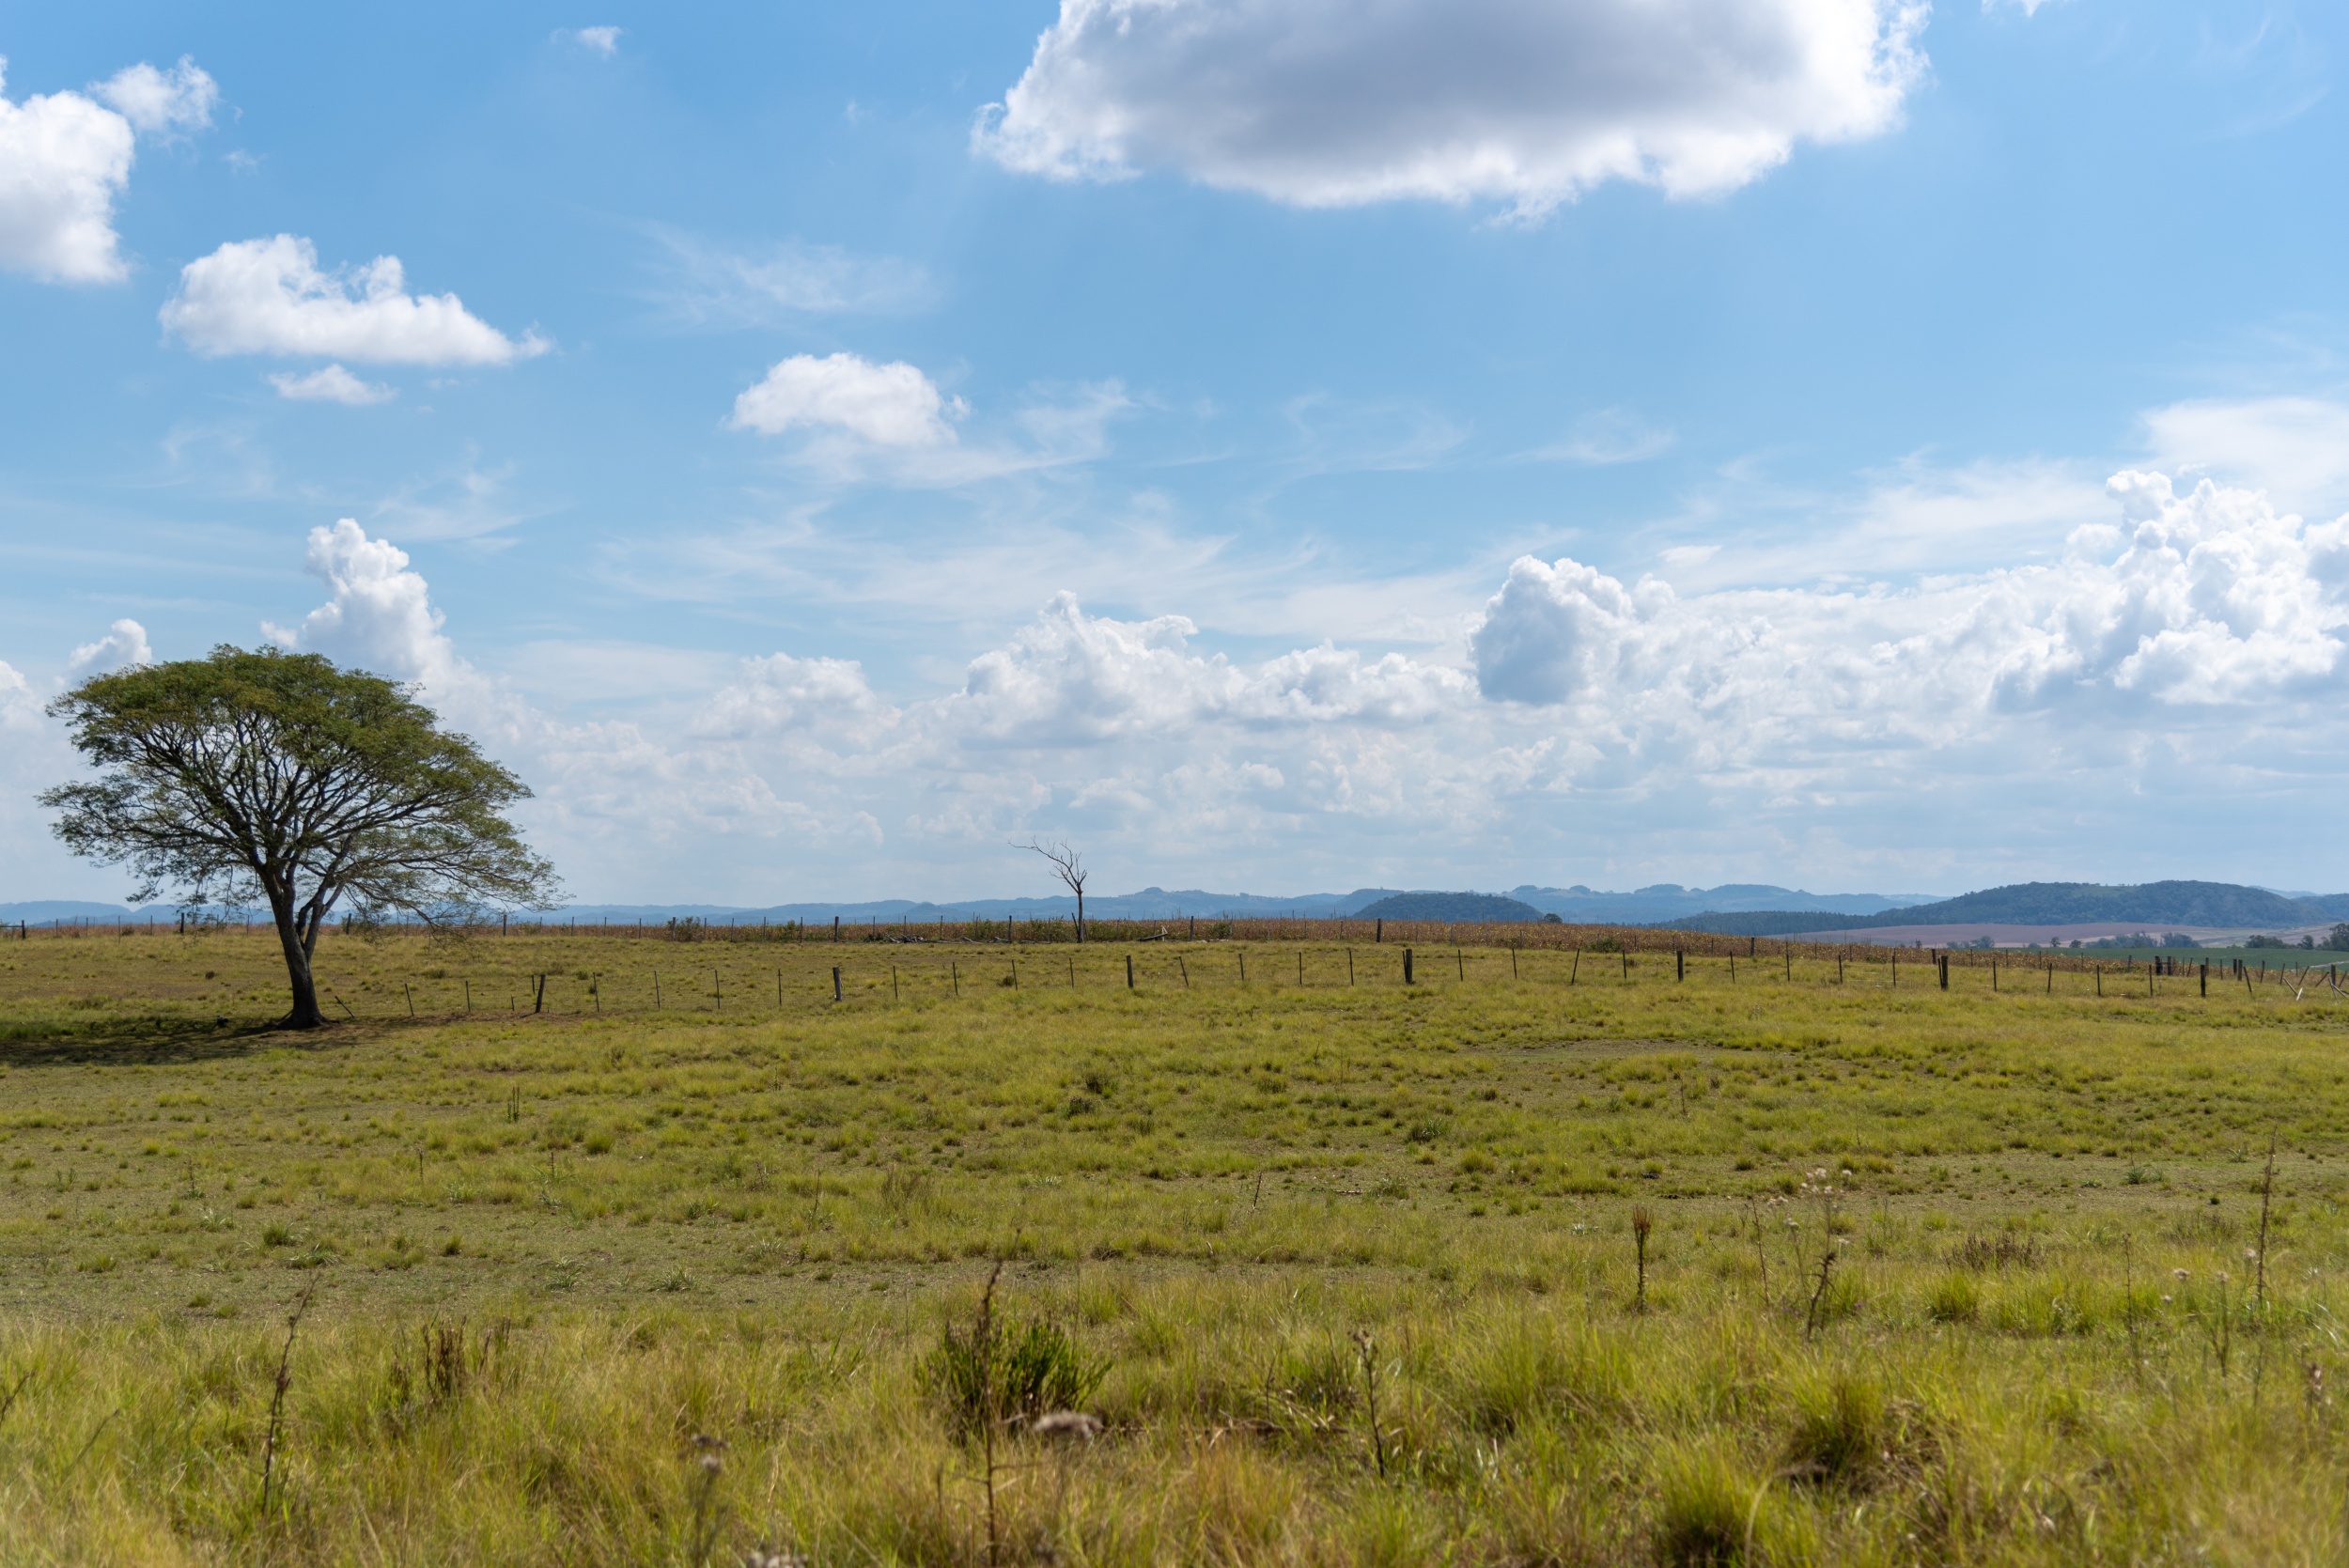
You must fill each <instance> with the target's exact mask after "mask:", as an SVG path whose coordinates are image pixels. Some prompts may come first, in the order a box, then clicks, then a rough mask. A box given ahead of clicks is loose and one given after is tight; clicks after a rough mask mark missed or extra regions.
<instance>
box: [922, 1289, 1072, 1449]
mask: <svg viewBox="0 0 2349 1568" xmlns="http://www.w3.org/2000/svg"><path fill="white" fill-rule="evenodd" d="M994 1288H995V1287H994V1284H993V1282H992V1281H989V1283H988V1294H987V1296H985V1297H983V1298H982V1299H981V1301H980V1303H979V1310H978V1312H977V1313H976V1314H974V1315H973V1317H972V1321H971V1324H970V1327H968V1328H967V1329H960V1330H958V1329H957V1327H956V1326H955V1325H954V1324H953V1323H951V1322H950V1323H948V1324H947V1325H946V1326H945V1327H944V1328H943V1329H941V1331H940V1334H939V1342H938V1348H937V1349H935V1350H933V1351H931V1352H930V1353H929V1354H928V1355H927V1356H925V1357H924V1358H922V1359H921V1361H920V1362H919V1363H918V1364H917V1365H916V1366H915V1368H914V1381H915V1386H916V1387H918V1388H919V1389H921V1390H922V1392H923V1393H924V1394H925V1395H926V1396H928V1397H929V1398H930V1399H931V1400H933V1401H935V1402H936V1403H937V1404H938V1405H939V1406H940V1408H941V1413H942V1414H943V1415H944V1416H945V1418H946V1424H947V1426H948V1427H949V1428H951V1429H952V1430H953V1432H954V1434H955V1436H957V1437H969V1436H974V1435H975V1434H977V1433H978V1432H979V1431H980V1430H981V1429H983V1428H984V1427H986V1426H988V1425H990V1424H994V1423H998V1422H1003V1421H1015V1420H1022V1421H1033V1420H1034V1419H1035V1418H1036V1417H1038V1416H1041V1415H1045V1414H1047V1413H1049V1412H1050V1411H1054V1410H1073V1409H1076V1408H1077V1407H1079V1406H1080V1405H1083V1404H1084V1403H1085V1402H1086V1401H1087V1400H1089V1399H1091V1398H1092V1397H1093V1395H1094V1393H1095V1391H1096V1390H1097V1389H1099V1388H1100V1386H1101V1379H1102V1378H1104V1377H1106V1376H1108V1375H1109V1370H1110V1368H1109V1362H1108V1361H1107V1360H1097V1361H1095V1360H1087V1359H1086V1358H1085V1357H1084V1354H1083V1353H1082V1352H1081V1351H1080V1350H1079V1349H1078V1348H1077V1342H1076V1341H1075V1340H1073V1339H1071V1338H1070V1337H1069V1335H1068V1331H1067V1330H1066V1329H1065V1328H1063V1327H1061V1326H1060V1325H1059V1324H1057V1323H1046V1322H1029V1323H1020V1322H1017V1321H1015V1320H1012V1319H1009V1318H1007V1317H1005V1316H1003V1314H1001V1313H999V1312H996V1311H995V1308H994Z"/></svg>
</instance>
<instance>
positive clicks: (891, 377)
mask: <svg viewBox="0 0 2349 1568" xmlns="http://www.w3.org/2000/svg"><path fill="white" fill-rule="evenodd" d="M967 411H968V410H967V409H966V408H965V406H964V404H963V401H962V399H961V398H959V397H957V398H953V399H951V400H950V399H947V398H945V397H942V396H940V394H939V390H938V388H937V386H936V385H935V384H934V383H933V382H932V381H931V380H930V379H929V378H928V377H927V376H926V375H924V374H923V373H922V372H921V371H919V370H917V369H915V368H914V367H913V366H912V365H908V364H906V363H905V362H904V361H903V360H893V361H891V362H890V363H889V364H887V365H875V364H874V363H873V362H872V361H870V360H867V359H863V358H861V357H859V356H858V355H855V354H828V355H826V356H825V357H824V358H822V359H817V357H816V356H815V355H813V354H794V355H792V356H791V357H790V358H789V359H786V360H784V361H782V362H781V363H780V364H778V365H775V367H774V368H773V369H771V370H770V371H768V372H767V376H766V379H765V380H762V381H760V382H759V383H758V384H757V385H755V386H753V387H750V388H748V389H746V390H745V391H744V392H743V393H742V395H741V396H739V397H737V398H736V399H735V400H734V413H733V416H732V418H730V419H729V420H728V421H727V423H728V425H730V426H731V427H733V428H735V429H738V430H755V431H757V432H758V433H759V434H760V435H764V436H778V435H781V434H783V433H784V432H785V431H786V430H795V429H808V430H823V431H837V432H841V433H845V434H847V435H849V436H853V437H854V438H856V439H857V440H858V441H861V442H869V443H870V444H872V445H874V446H881V447H899V448H911V447H925V446H944V445H948V444H951V443H952V442H954V439H955V428H954V427H953V426H952V425H949V424H948V423H947V422H946V421H947V418H948V417H949V416H950V415H951V416H953V417H956V418H959V417H961V416H962V415H963V414H964V413H965V412H967Z"/></svg>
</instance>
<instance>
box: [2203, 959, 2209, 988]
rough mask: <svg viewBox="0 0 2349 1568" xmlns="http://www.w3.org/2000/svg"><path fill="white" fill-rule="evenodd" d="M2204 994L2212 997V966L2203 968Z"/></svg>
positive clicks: (2205, 965) (2206, 965)
mask: <svg viewBox="0 0 2349 1568" xmlns="http://www.w3.org/2000/svg"><path fill="white" fill-rule="evenodd" d="M2202 994H2203V995H2204V996H2208V995H2210V966H2209V965H2208V964H2204V965H2203V966H2202Z"/></svg>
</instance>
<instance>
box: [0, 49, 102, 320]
mask: <svg viewBox="0 0 2349 1568" xmlns="http://www.w3.org/2000/svg"><path fill="white" fill-rule="evenodd" d="M7 70H8V61H7V60H6V59H5V58H0V87H5V85H6V72H7ZM135 141H136V136H135V134H134V132H133V130H132V125H131V122H130V121H129V120H128V119H125V118H124V117H123V116H120V115H118V114H117V113H115V112H114V111H113V110H111V109H108V108H106V107H105V106H104V105H103V104H101V103H98V102H96V101H93V100H91V99H87V98H85V97H83V96H82V95H81V94H80V93H72V92H63V93H47V94H42V93H35V94H34V95H33V96H31V97H30V98H27V99H25V100H24V101H23V102H22V103H12V102H10V101H8V99H7V98H6V97H5V96H0V267H5V268H7V269H8V271H10V272H26V273H30V274H31V275H32V276H34V277H37V278H39V279H41V280H42V281H43V282H47V283H113V282H116V281H117V280H119V279H120V278H122V277H123V276H125V275H126V269H125V268H124V267H123V264H122V257H121V256H120V255H119V254H118V253H117V249H116V246H117V241H116V238H115V228H114V204H115V197H116V196H117V194H120V192H121V190H122V188H123V187H124V186H125V185H127V184H129V183H130V179H131V163H132V156H133V152H134V144H135Z"/></svg>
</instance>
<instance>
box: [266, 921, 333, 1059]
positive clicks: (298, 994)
mask: <svg viewBox="0 0 2349 1568" xmlns="http://www.w3.org/2000/svg"><path fill="white" fill-rule="evenodd" d="M270 913H271V914H272V915H273V916H275V917H276V921H277V941H278V945H279V946H280V947H283V948H284V949H285V950H286V980H287V983H288V986H290V988H291V989H292V991H293V1008H292V1010H291V1011H289V1012H288V1013H287V1015H286V1016H285V1017H283V1018H282V1019H280V1020H278V1021H279V1025H280V1027H282V1028H285V1029H316V1028H318V1027H319V1025H320V1024H322V1023H324V1022H325V1021H326V1015H325V1014H324V1013H322V1012H320V1011H319V986H318V980H317V978H316V977H315V976H313V975H312V974H311V972H310V954H309V950H308V948H307V946H306V945H305V944H304V943H303V940H302V932H301V928H300V926H299V925H298V924H297V923H296V922H295V920H294V912H293V910H292V909H291V908H288V907H287V906H285V905H283V904H281V903H280V902H279V901H278V900H277V899H275V898H272V899H271V900H270Z"/></svg>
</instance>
